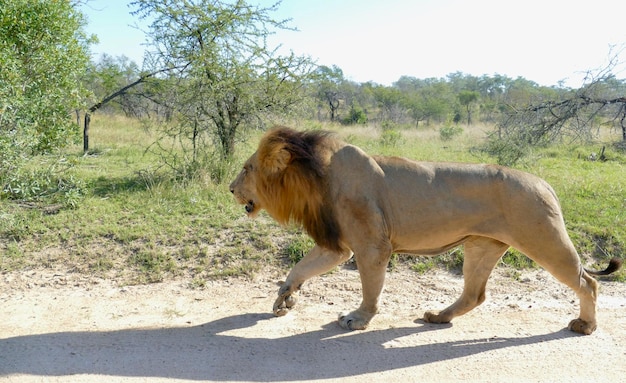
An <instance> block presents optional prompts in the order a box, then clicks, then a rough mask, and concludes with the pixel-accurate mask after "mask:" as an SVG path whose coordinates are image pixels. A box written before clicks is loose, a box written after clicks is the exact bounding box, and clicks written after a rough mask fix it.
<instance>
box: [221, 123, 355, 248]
mask: <svg viewBox="0 0 626 383" xmlns="http://www.w3.org/2000/svg"><path fill="white" fill-rule="evenodd" d="M334 140H335V139H334V138H333V136H332V133H329V132H298V131H295V130H292V129H289V128H285V127H277V128H274V129H272V130H270V131H269V132H267V133H266V134H265V135H264V136H263V138H262V139H261V141H260V143H259V147H258V149H257V151H256V152H255V153H254V154H253V155H252V156H251V157H250V158H249V159H248V160H247V161H246V163H245V164H244V166H243V170H242V171H241V172H240V173H239V175H238V176H237V178H236V179H235V180H234V181H233V182H232V183H231V184H230V191H231V192H232V193H233V194H234V196H235V199H236V200H237V202H239V203H240V204H243V205H245V209H246V212H247V214H248V215H249V216H251V217H254V216H256V215H257V214H258V212H259V211H260V210H261V209H265V210H266V211H267V212H268V213H269V215H270V216H272V217H273V218H274V219H275V220H276V221H277V222H278V223H280V224H288V223H290V222H293V223H296V224H299V225H302V226H303V227H304V228H305V229H306V231H307V233H308V234H309V235H310V236H311V237H312V238H313V239H314V240H315V242H316V243H317V244H318V245H320V246H322V247H326V248H329V249H331V250H343V247H342V245H341V233H340V231H339V225H338V224H337V222H336V220H335V216H334V212H333V204H332V203H330V201H329V196H328V182H327V179H326V177H327V175H326V168H327V166H328V162H329V158H328V157H329V154H328V152H327V150H325V148H327V144H329V143H331V142H333V141H334Z"/></svg>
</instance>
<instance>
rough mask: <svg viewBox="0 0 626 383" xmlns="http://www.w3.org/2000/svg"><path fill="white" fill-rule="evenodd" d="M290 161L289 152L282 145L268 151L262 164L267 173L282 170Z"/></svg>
mask: <svg viewBox="0 0 626 383" xmlns="http://www.w3.org/2000/svg"><path fill="white" fill-rule="evenodd" d="M290 162H291V153H290V152H289V151H288V150H287V149H286V148H284V147H281V148H276V149H275V150H273V151H272V152H271V153H268V154H267V155H266V156H265V158H264V161H263V166H264V167H265V169H266V170H267V171H268V172H269V173H280V172H282V171H284V170H285V169H286V168H287V166H289V163H290Z"/></svg>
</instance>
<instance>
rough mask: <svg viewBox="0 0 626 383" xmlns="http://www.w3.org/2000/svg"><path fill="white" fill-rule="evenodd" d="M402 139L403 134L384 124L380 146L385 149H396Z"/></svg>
mask: <svg viewBox="0 0 626 383" xmlns="http://www.w3.org/2000/svg"><path fill="white" fill-rule="evenodd" d="M401 139H402V134H400V132H398V131H397V130H395V129H394V128H393V125H391V124H385V123H383V132H382V133H381V135H380V144H381V145H382V146H384V147H396V146H398V143H399V142H400V140H401Z"/></svg>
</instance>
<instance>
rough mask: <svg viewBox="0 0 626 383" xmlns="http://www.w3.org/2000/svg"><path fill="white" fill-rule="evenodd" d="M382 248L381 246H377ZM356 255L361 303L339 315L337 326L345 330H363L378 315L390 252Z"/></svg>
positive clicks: (376, 249)
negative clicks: (357, 306) (360, 287)
mask: <svg viewBox="0 0 626 383" xmlns="http://www.w3.org/2000/svg"><path fill="white" fill-rule="evenodd" d="M379 247H380V248H382V246H379ZM355 254H356V258H357V259H356V263H357V267H358V269H359V274H360V276H361V286H362V288H363V301H362V302H361V306H359V308H358V309H356V310H354V311H352V312H351V313H347V314H340V315H339V325H340V326H341V327H343V328H345V329H346V330H364V329H366V328H367V326H368V325H369V323H370V321H371V320H372V318H373V317H374V315H376V314H377V313H378V301H379V299H380V294H381V292H382V290H383V286H384V284H385V273H386V272H387V262H388V261H389V257H390V256H391V251H389V252H387V251H384V252H383V251H380V250H379V248H375V249H373V250H371V251H369V252H368V251H364V252H362V253H358V252H357V253H355Z"/></svg>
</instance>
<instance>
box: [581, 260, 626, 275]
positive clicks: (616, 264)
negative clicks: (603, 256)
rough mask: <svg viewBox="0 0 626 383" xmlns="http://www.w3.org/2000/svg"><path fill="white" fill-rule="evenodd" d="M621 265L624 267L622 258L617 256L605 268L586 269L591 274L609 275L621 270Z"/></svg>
mask: <svg viewBox="0 0 626 383" xmlns="http://www.w3.org/2000/svg"><path fill="white" fill-rule="evenodd" d="M620 267H622V260H621V259H620V258H617V257H615V258H612V259H611V260H610V261H609V265H608V266H607V267H606V269H604V270H600V271H596V270H587V269H585V271H586V272H587V273H589V274H591V275H609V274H612V273H614V272H616V271H617V270H619V269H620Z"/></svg>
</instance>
